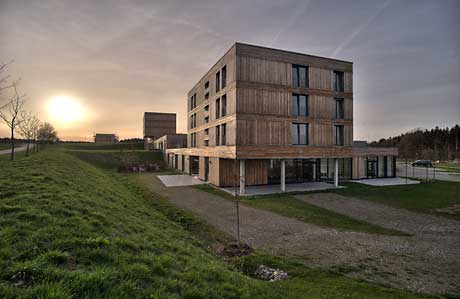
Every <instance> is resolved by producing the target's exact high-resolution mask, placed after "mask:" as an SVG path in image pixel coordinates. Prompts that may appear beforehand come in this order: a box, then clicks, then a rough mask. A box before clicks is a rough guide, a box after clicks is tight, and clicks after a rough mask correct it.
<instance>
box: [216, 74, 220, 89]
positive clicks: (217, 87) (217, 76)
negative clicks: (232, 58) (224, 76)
mask: <svg viewBox="0 0 460 299" xmlns="http://www.w3.org/2000/svg"><path fill="white" fill-rule="evenodd" d="M219 90H220V72H217V74H216V93H217V92H218V91H219Z"/></svg>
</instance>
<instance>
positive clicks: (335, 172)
mask: <svg viewBox="0 0 460 299" xmlns="http://www.w3.org/2000/svg"><path fill="white" fill-rule="evenodd" d="M334 186H336V187H338V186H339V159H337V158H336V159H335V171H334Z"/></svg>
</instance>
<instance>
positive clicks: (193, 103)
mask: <svg viewBox="0 0 460 299" xmlns="http://www.w3.org/2000/svg"><path fill="white" fill-rule="evenodd" d="M195 108H196V93H195V94H194V95H193V96H192V97H191V98H190V110H193V109H195Z"/></svg>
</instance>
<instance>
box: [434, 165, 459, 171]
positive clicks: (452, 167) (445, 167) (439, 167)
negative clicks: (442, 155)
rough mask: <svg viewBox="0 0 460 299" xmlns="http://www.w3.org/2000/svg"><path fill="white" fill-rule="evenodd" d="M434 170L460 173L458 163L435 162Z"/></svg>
mask: <svg viewBox="0 0 460 299" xmlns="http://www.w3.org/2000/svg"><path fill="white" fill-rule="evenodd" d="M436 170H442V171H446V172H455V173H460V163H439V164H436Z"/></svg>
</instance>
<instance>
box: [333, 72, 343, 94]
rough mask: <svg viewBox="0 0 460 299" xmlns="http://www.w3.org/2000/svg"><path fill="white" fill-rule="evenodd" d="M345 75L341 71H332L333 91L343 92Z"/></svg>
mask: <svg viewBox="0 0 460 299" xmlns="http://www.w3.org/2000/svg"><path fill="white" fill-rule="evenodd" d="M344 81H345V73H344V72H342V71H334V91H335V92H344V91H345V82H344Z"/></svg>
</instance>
